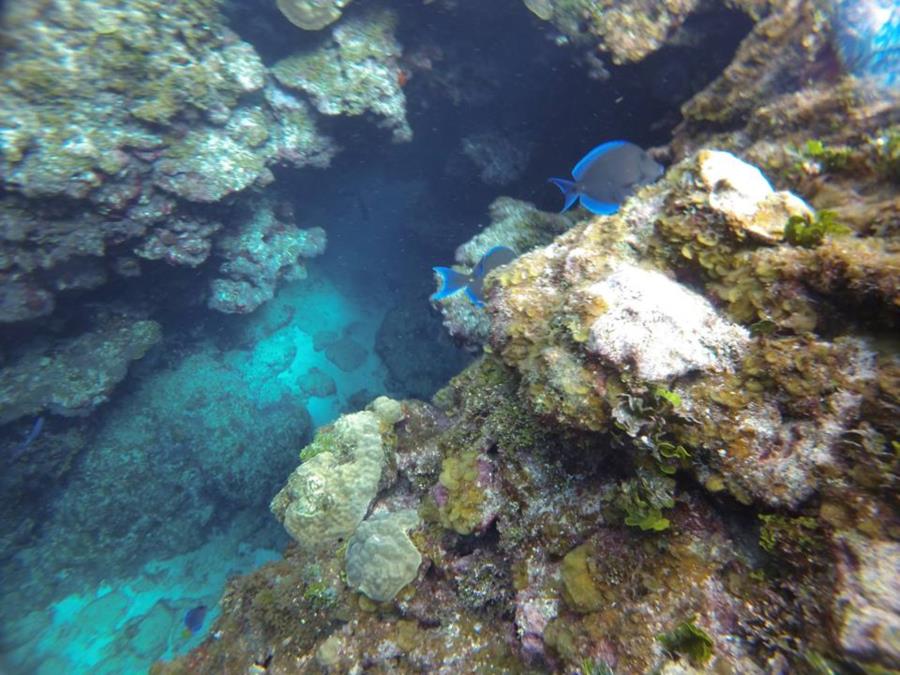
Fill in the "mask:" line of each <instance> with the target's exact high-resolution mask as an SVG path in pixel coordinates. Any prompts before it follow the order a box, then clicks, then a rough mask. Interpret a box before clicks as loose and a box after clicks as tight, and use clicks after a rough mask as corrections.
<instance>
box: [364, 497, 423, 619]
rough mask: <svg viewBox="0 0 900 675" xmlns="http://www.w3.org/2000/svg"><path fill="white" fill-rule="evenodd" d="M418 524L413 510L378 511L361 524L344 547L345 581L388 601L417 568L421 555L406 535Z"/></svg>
mask: <svg viewBox="0 0 900 675" xmlns="http://www.w3.org/2000/svg"><path fill="white" fill-rule="evenodd" d="M419 523H420V520H419V514H418V513H416V511H415V510H414V509H404V510H402V511H397V512H396V513H379V514H376V515H374V516H372V517H371V518H369V519H368V520H367V521H365V522H363V523H361V524H360V526H359V527H358V528H357V529H356V533H355V534H354V535H353V538H352V539H351V540H350V544H349V545H348V546H347V582H348V583H349V584H350V585H351V586H353V587H354V588H356V589H358V590H360V591H362V592H363V593H365V594H366V595H367V596H369V597H370V598H371V599H372V600H375V601H377V602H386V601H388V600H392V599H393V598H394V596H395V595H397V593H399V592H400V589H401V588H403V587H404V586H406V584H408V583H409V582H411V581H412V580H413V579H415V578H416V574H417V573H418V571H419V563H421V562H422V554H420V553H419V551H418V549H416V547H415V546H414V545H413V543H412V541H410V539H409V537H408V536H407V535H406V533H407V531H408V530H411V529H413V528H415V527H418V525H419Z"/></svg>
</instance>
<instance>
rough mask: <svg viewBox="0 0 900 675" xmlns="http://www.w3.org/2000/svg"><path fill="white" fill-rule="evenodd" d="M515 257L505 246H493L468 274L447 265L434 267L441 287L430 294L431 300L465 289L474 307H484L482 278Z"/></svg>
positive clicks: (440, 298)
mask: <svg viewBox="0 0 900 675" xmlns="http://www.w3.org/2000/svg"><path fill="white" fill-rule="evenodd" d="M515 259H516V253H515V251H513V250H512V249H511V248H507V247H506V246H495V247H494V248H492V249H491V250H490V251H488V252H487V253H485V254H484V255H483V256H481V260H479V261H478V264H477V265H475V269H473V270H472V271H471V272H470V273H469V274H463V273H462V272H457V271H456V270H453V269H450V268H449V267H434V268H432V269H433V270H434V271H435V272H437V274H438V276H439V277H440V283H441V287H440V288H438V290H437V292H436V293H434V294H433V295H432V296H431V299H432V300H443V299H444V298H446V297H447V296H448V295H453V294H454V293H456V292H457V291H461V290H462V289H466V296H467V297H468V298H469V300H471V301H472V302H473V303H474V304H475V306H476V307H484V278H485V277H486V276H487V275H488V272H490V271H491V270H493V269H496V268H498V267H500V266H501V265H506V264H508V263H511V262H512V261H513V260H515Z"/></svg>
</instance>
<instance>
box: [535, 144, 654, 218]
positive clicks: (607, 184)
mask: <svg viewBox="0 0 900 675" xmlns="http://www.w3.org/2000/svg"><path fill="white" fill-rule="evenodd" d="M663 171H664V169H663V167H662V165H660V164H659V163H657V162H656V160H654V159H653V158H652V157H651V156H650V155H648V154H647V153H646V152H645V151H644V150H642V149H641V148H639V147H638V146H636V145H635V144H634V143H629V142H628V141H610V142H609V143H604V144H603V145H598V146H597V147H596V148H594V149H593V150H591V151H590V152H589V153H588V154H586V155H585V156H584V157H582V158H581V161H580V162H578V164H576V165H575V168H574V169H572V177H573V178H574V179H575V180H574V181H571V180H566V179H565V178H551V179H550V182H551V183H553V184H554V185H555V186H556V187H558V188H559V189H560V190H561V191H562V193H563V196H564V197H565V198H566V203H565V206H563V209H562V210H563V211H566V210H568V209H569V208H570V207H571V206H572V204H574V203H575V200H576V199H580V200H581V205H582V206H584V208H586V209H587V210H588V211H590V212H591V213H597V214H600V215H602V216H608V215H611V214H613V213H615V212H616V211H618V210H619V205H620V204H621V203H622V202H623V201H625V198H626V197H628V196H629V195H630V194H631V193H633V192H634V191H635V190H637V189H638V188H639V187H641V186H642V185H649V184H650V183H652V182H654V181H655V180H656V179H658V178H659V177H660V176H662V175H663Z"/></svg>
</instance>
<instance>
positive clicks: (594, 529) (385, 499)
mask: <svg viewBox="0 0 900 675" xmlns="http://www.w3.org/2000/svg"><path fill="white" fill-rule="evenodd" d="M626 4H628V5H629V7H630V8H631V9H632V10H633V13H632V15H631V18H632V19H635V20H637V19H639V18H640V16H641V14H640V12H637V11H634V10H635V9H636V5H637V4H638V3H626ZM593 5H594V6H592V7H591V8H588V9H589V10H590V11H594V12H597V13H603V12H611V9H610V7H609V6H607V5H606V4H604V3H600V4H598V3H593ZM770 5H771V6H770ZM814 5H815V3H812V2H805V1H803V0H791V1H788V2H784V3H762V2H757V3H751V2H747V3H740V5H739V6H740V7H743V9H744V10H745V11H747V12H748V13H750V14H752V15H753V16H754V17H763V18H759V20H758V22H757V24H756V26H755V28H754V29H753V31H752V32H751V34H750V35H749V36H748V37H747V39H746V40H745V41H744V43H743V44H742V46H741V48H740V49H739V50H738V53H737V55H736V57H735V60H734V62H733V63H732V65H731V66H730V67H729V69H728V71H727V72H726V73H725V74H724V75H723V77H722V78H721V79H719V80H718V81H716V82H714V83H712V84H711V85H710V86H709V87H708V88H707V89H706V90H705V91H704V92H702V93H701V94H699V95H698V96H696V97H695V98H694V99H693V100H692V101H691V102H690V103H688V104H687V105H686V106H685V108H684V112H685V120H684V122H683V123H682V124H681V125H680V127H679V129H678V130H677V133H676V136H675V138H674V140H673V143H672V144H671V146H670V147H669V148H667V150H666V152H667V153H668V154H669V156H670V158H671V159H672V162H671V166H670V167H669V168H668V171H667V173H666V175H665V176H664V178H663V179H662V180H661V181H659V182H658V183H656V184H654V185H650V186H647V187H644V188H642V189H641V190H640V191H638V192H637V193H636V194H635V195H634V196H633V197H631V198H630V199H629V200H627V201H626V203H625V204H623V205H622V207H621V209H620V210H619V212H618V213H617V214H615V215H614V216H610V217H588V218H587V219H582V220H580V221H576V220H575V218H577V217H578V214H577V213H576V214H574V215H573V216H572V220H569V219H568V217H563V216H551V215H549V214H540V213H539V212H536V211H534V210H533V209H531V208H530V207H529V206H527V205H524V204H522V203H517V202H513V201H511V200H507V201H503V202H497V203H495V205H494V209H496V210H497V211H498V213H497V214H494V213H492V216H494V217H493V220H494V223H493V224H492V225H491V226H490V227H489V228H487V229H486V230H485V231H484V232H483V233H481V234H480V235H478V236H477V237H476V238H475V239H473V241H472V242H470V243H469V244H466V245H465V246H464V247H461V248H460V250H459V251H458V252H457V262H458V263H460V264H461V265H466V266H471V265H473V264H474V263H475V262H476V261H477V260H478V259H479V257H480V255H481V254H483V252H484V251H485V250H486V249H487V248H489V247H490V246H492V245H496V244H504V245H508V246H512V247H513V248H515V249H516V251H517V252H518V253H520V254H521V255H520V257H519V258H518V259H517V260H516V261H514V262H513V263H511V264H509V265H507V266H504V267H502V268H499V269H498V270H497V271H496V272H495V273H494V274H492V275H491V277H490V278H489V280H488V283H487V284H486V297H487V306H486V311H485V312H484V313H483V314H482V315H480V316H475V315H468V316H467V315H465V314H463V308H462V306H460V307H456V306H454V305H453V304H452V303H453V302H454V298H450V299H448V300H444V301H442V302H441V309H442V311H443V312H444V313H445V322H446V323H447V324H448V325H449V326H448V327H449V328H450V329H451V331H453V332H454V334H455V335H457V336H460V338H461V339H463V340H469V341H470V343H471V344H473V345H483V346H484V348H485V349H484V351H485V352H486V354H484V355H483V356H482V357H481V358H480V359H478V360H477V361H476V362H475V363H474V364H473V365H471V366H470V367H469V368H468V369H467V370H466V371H464V372H463V373H462V374H461V375H459V376H458V377H456V378H454V380H452V381H451V383H450V385H449V386H448V387H446V388H445V389H443V390H441V391H440V392H438V393H437V394H436V395H435V397H434V398H433V401H432V404H430V405H429V404H425V403H420V402H415V401H408V402H405V403H404V405H403V409H404V418H403V419H402V420H401V421H399V422H398V423H396V424H395V425H394V426H393V427H392V429H391V432H390V440H391V453H390V455H391V458H390V459H389V460H388V461H387V462H386V464H385V465H384V468H383V469H382V470H381V479H380V480H381V482H380V484H379V485H378V486H377V487H376V489H375V492H374V496H372V497H371V498H369V497H368V496H367V498H366V499H367V502H368V503H369V508H370V509H371V511H372V512H373V513H375V514H376V515H375V516H372V517H373V518H379V519H380V518H382V517H386V516H379V515H378V514H383V513H391V512H397V511H399V510H401V509H417V511H418V515H419V517H420V518H421V525H420V526H419V528H418V529H416V530H414V531H413V532H412V533H411V535H410V540H411V542H412V545H413V546H414V548H415V549H416V550H417V551H418V553H419V554H420V555H421V558H422V562H421V565H419V566H418V567H419V571H418V575H417V576H415V577H413V576H412V572H411V571H408V572H407V574H406V575H404V577H403V582H404V583H405V584H407V585H406V587H405V588H403V589H399V586H398V584H399V580H398V583H395V584H394V585H393V586H392V587H391V589H390V590H391V591H394V592H396V595H393V596H392V597H391V599H390V600H389V601H385V602H382V603H380V604H378V603H376V602H373V598H371V597H365V598H364V597H362V596H360V595H359V594H358V592H356V590H355V589H354V588H352V587H348V585H347V584H345V583H343V581H342V580H341V579H340V567H341V563H342V560H341V557H340V556H339V555H338V556H335V555H334V553H331V554H330V555H328V556H325V557H323V558H319V559H317V560H319V561H320V562H319V563H318V564H319V567H318V568H317V569H319V570H321V571H322V574H323V576H324V578H323V582H322V583H323V584H324V585H325V586H327V587H328V588H329V589H331V590H332V591H333V592H334V594H335V595H334V596H333V603H332V604H331V605H330V606H329V608H328V609H326V610H322V609H321V607H322V605H320V604H316V603H314V602H306V603H305V605H304V606H305V607H306V608H307V609H306V611H305V612H303V613H302V616H303V617H304V618H305V619H306V620H307V621H308V622H310V623H311V624H312V625H310V626H306V627H304V628H303V629H302V636H301V637H295V638H294V639H293V640H292V641H291V642H290V643H287V644H286V643H285V642H282V641H280V640H283V638H284V636H286V635H287V634H289V633H290V634H292V635H294V634H295V633H294V632H291V631H294V630H295V629H293V628H291V629H290V631H289V630H288V629H285V628H280V629H279V627H278V626H279V625H281V624H278V623H277V622H275V621H274V620H270V619H263V618H260V616H259V615H258V614H255V613H254V612H252V611H248V609H247V608H249V607H253V606H255V605H258V604H259V603H261V602H262V601H263V600H262V599H261V598H264V597H269V596H265V595H264V593H265V591H264V590H261V589H266V588H271V587H273V585H274V584H278V583H279V581H278V580H279V579H284V578H291V579H296V580H297V581H294V582H291V583H294V586H293V587H288V588H285V587H284V586H283V585H281V586H278V588H279V589H280V593H279V594H277V596H276V597H271V602H272V603H273V604H274V605H275V606H277V607H278V608H284V607H290V608H293V607H294V603H299V604H303V603H301V602H300V600H298V598H299V596H300V592H301V591H300V589H301V588H302V583H301V582H302V570H304V569H308V565H309V564H310V563H309V557H308V556H309V555H310V552H309V551H306V550H304V547H305V545H304V544H301V545H300V546H298V547H295V548H293V549H291V550H289V551H288V552H287V553H286V559H285V561H284V562H283V563H278V564H277V565H273V566H272V567H271V568H268V569H266V568H264V569H262V570H260V571H259V572H258V573H257V574H256V575H255V576H253V577H250V578H246V579H243V580H238V581H236V582H235V583H234V585H233V586H232V590H231V592H230V597H229V599H228V600H227V601H226V603H225V613H226V618H224V619H223V620H222V621H221V622H220V624H219V625H218V626H219V628H220V629H221V630H222V633H221V640H220V641H218V642H217V641H212V640H211V641H208V642H207V643H206V644H204V645H203V647H201V648H200V649H199V650H197V651H196V652H194V653H193V654H192V655H191V656H189V657H187V659H185V660H184V661H183V662H180V663H176V664H172V665H159V666H157V672H160V673H162V672H179V671H178V669H179V668H187V669H190V670H191V672H217V671H220V670H222V669H223V668H231V669H234V670H241V669H244V668H246V667H247V666H248V664H250V663H251V659H252V658H253V653H254V648H255V649H256V651H257V652H258V645H259V644H261V643H264V644H266V645H279V644H281V645H284V646H283V647H279V648H277V649H273V651H272V652H271V664H272V667H274V668H280V667H288V666H286V665H285V664H291V666H290V667H295V668H298V667H299V668H301V669H302V668H304V667H310V668H312V667H320V668H332V669H336V670H342V669H351V668H354V667H357V668H360V667H366V668H372V669H375V670H378V669H385V670H388V669H390V670H398V671H405V670H416V669H418V670H433V669H438V668H440V667H443V668H444V669H450V670H455V671H461V672H476V671H479V672H480V671H481V670H483V669H485V668H486V664H490V667H492V668H494V669H495V670H509V671H517V670H518V671H529V670H532V671H537V672H547V671H549V672H575V671H576V670H581V672H609V671H613V672H697V671H699V670H700V669H706V670H708V671H709V672H742V673H743V672H747V673H757V672H759V673H762V672H790V671H805V670H810V669H818V670H819V671H821V672H827V671H829V670H830V671H835V672H836V671H839V670H852V669H861V670H871V671H875V672H878V671H880V670H883V669H891V668H896V667H897V663H898V662H897V649H896V623H897V622H896V617H897V608H896V606H895V605H896V603H895V602H893V601H892V599H893V597H895V596H896V595H897V593H896V590H895V589H894V586H896V581H895V578H896V576H897V575H896V569H897V564H898V551H897V543H896V542H897V540H898V537H900V524H898V520H897V518H896V509H895V506H896V487H897V476H898V473H900V466H898V462H897V454H896V451H897V443H898V441H897V438H898V437H900V427H898V423H897V420H898V415H897V411H898V409H900V389H898V386H897V382H898V373H900V360H898V357H897V350H896V341H895V340H893V339H892V338H891V337H887V338H886V337H885V336H886V335H888V334H890V331H891V330H892V329H895V328H896V325H897V308H898V296H897V289H898V288H900V278H898V272H900V266H898V259H900V248H898V246H897V222H900V221H898V216H897V214H898V202H897V200H896V179H897V175H898V174H897V171H896V169H897V166H896V160H897V157H896V154H897V152H896V149H897V141H896V137H897V132H896V121H895V117H896V112H895V110H893V109H892V108H891V107H890V104H889V103H887V102H885V99H884V98H883V97H879V98H873V97H869V96H868V95H867V91H866V90H864V89H860V88H859V86H860V85H859V83H857V82H856V81H855V80H853V79H852V78H847V77H845V76H844V75H843V74H842V73H839V72H838V73H834V72H832V71H829V70H827V69H825V70H824V71H822V70H815V68H817V67H820V66H821V63H822V58H820V57H822V56H823V52H824V50H826V49H828V48H829V46H828V45H829V43H828V41H829V39H830V37H829V35H830V33H829V31H828V30H827V25H826V23H825V22H826V19H827V16H826V14H825V13H822V12H818V11H816V7H815V6H814ZM529 6H531V7H532V8H533V10H534V11H535V13H538V14H543V15H545V16H544V18H551V19H552V20H554V21H555V22H560V23H562V22H563V21H564V19H565V17H566V16H576V14H577V12H581V11H584V10H585V6H584V5H583V4H582V5H579V3H562V2H559V3H553V2H543V3H538V2H532V1H530V2H529ZM573 7H574V8H575V9H576V10H577V11H575V12H573V13H572V14H571V15H567V14H566V13H565V11H566V9H568V8H573ZM699 7H700V4H699V3H688V4H686V5H682V6H679V7H677V8H671V9H668V5H667V8H663V9H659V10H658V11H660V12H669V17H668V19H665V20H663V21H661V25H662V31H663V33H664V34H666V35H668V34H669V33H670V32H671V31H673V30H674V26H676V25H677V24H678V22H680V21H683V18H684V17H685V16H687V15H688V14H690V13H691V12H695V11H697V10H698V9H699ZM561 8H562V9H561ZM557 11H560V14H557ZM578 16H579V17H580V19H579V20H581V19H585V20H586V21H585V23H586V24H587V25H588V26H594V25H595V24H592V23H591V21H590V20H588V19H590V18H591V16H589V15H581V14H578ZM607 18H608V17H607ZM579 30H581V29H580V28H579ZM638 33H639V32H638V31H636V32H635V33H633V34H632V33H629V32H628V31H623V35H622V36H621V37H622V39H623V40H625V39H631V38H633V37H634V35H638ZM766 42H768V45H767V46H766V50H769V51H763V45H764V43H766ZM647 44H650V43H647ZM647 44H645V45H642V46H640V49H639V48H638V46H632V47H633V49H634V51H633V53H634V54H635V55H637V54H640V53H646V51H644V52H642V51H641V50H646V49H647V48H648V47H647ZM773 45H774V51H771V50H773ZM627 47H628V46H627V45H621V46H620V47H619V48H618V49H619V51H618V52H617V53H619V54H620V58H622V59H623V60H627V59H628V58H630V57H628V56H627V55H628V54H630V53H632V52H629V51H628V49H629V48H627ZM650 48H655V47H650ZM770 53H771V54H773V56H772V57H771V58H765V57H764V55H766V54H770ZM798 73H799V74H800V75H798ZM829 78H831V79H829ZM501 211H502V212H501ZM503 213H505V214H506V215H507V216H508V217H506V216H504V215H503ZM517 237H521V239H517ZM553 237H555V239H553ZM861 307H862V308H865V311H864V312H860V308H861ZM344 419H345V420H346V419H348V418H346V417H345V418H344ZM311 447H314V446H311ZM309 461H313V460H309ZM302 467H303V465H301V469H302ZM373 480H374V479H373ZM364 510H365V509H360V511H364ZM364 516H365V513H362V514H361V515H360V516H359V520H360V521H362V519H363V518H364ZM410 520H411V521H412V518H411V519H410ZM395 534H396V533H395ZM332 546H333V544H332ZM333 547H334V546H333ZM409 550H410V552H411V549H409ZM354 579H355V580H357V581H358V578H357V577H356V576H355V574H354ZM409 579H412V580H411V581H409ZM388 596H390V593H385V594H383V595H380V596H379V598H386V597H388ZM280 611H286V610H280ZM291 611H292V612H294V613H293V614H291V615H290V616H291V617H293V618H294V619H296V617H297V616H299V615H301V614H300V613H298V610H296V609H291ZM323 612H324V614H323ZM248 617H249V619H248ZM245 620H249V622H250V624H249V626H244V625H242V624H241V622H242V621H245ZM333 622H336V623H337V624H338V625H337V626H335V623H333ZM285 623H288V622H285ZM288 625H291V626H295V625H296V622H294V623H288ZM448 632H452V634H453V637H452V638H450V637H448ZM489 642H493V643H494V644H495V645H496V646H495V647H494V650H493V651H491V650H489V649H488V648H487V647H485V646H484V645H485V644H487V643H489ZM251 645H253V646H254V648H251ZM485 659H487V660H485Z"/></svg>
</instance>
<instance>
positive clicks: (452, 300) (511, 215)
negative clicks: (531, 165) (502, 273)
mask: <svg viewBox="0 0 900 675" xmlns="http://www.w3.org/2000/svg"><path fill="white" fill-rule="evenodd" d="M489 214H490V218H491V222H490V224H489V225H488V226H487V227H485V228H484V229H483V230H482V231H481V232H479V233H478V234H476V235H475V236H474V237H472V239H470V240H469V241H467V242H465V243H464V244H461V245H460V246H459V247H458V248H457V249H456V262H457V264H458V265H460V266H461V267H464V268H469V269H471V268H474V267H475V265H477V264H478V261H479V260H481V257H482V256H483V255H484V254H485V253H487V252H488V251H489V250H490V249H492V248H493V247H495V246H507V247H509V248H511V249H513V250H514V251H516V252H517V253H525V252H526V251H529V250H531V249H533V248H535V247H536V246H543V245H546V244H548V243H550V241H552V239H553V237H554V236H555V235H557V234H559V233H560V232H563V231H565V230H566V228H568V227H569V226H570V225H571V224H572V221H571V220H570V217H569V216H567V215H563V214H555V213H546V212H544V211H539V210H538V209H536V208H535V207H534V205H533V204H530V203H528V202H523V201H519V200H517V199H511V198H509V197H498V198H497V199H495V200H494V202H493V203H492V204H491V206H490V209H489ZM432 302H433V303H434V304H435V305H437V306H438V308H439V309H440V311H441V314H442V315H443V317H444V326H445V327H446V329H447V331H448V332H449V333H450V335H451V336H452V337H453V339H454V340H455V341H456V342H457V343H458V344H460V345H462V346H464V347H466V348H468V349H470V350H472V351H478V350H480V349H481V346H482V345H483V344H485V342H487V339H488V333H489V331H490V321H489V318H488V316H487V314H485V312H484V310H483V308H481V307H477V306H475V305H474V304H473V303H472V302H471V301H470V300H469V299H468V298H467V297H466V296H465V294H463V293H457V294H454V295H451V296H449V297H447V298H443V299H441V300H438V301H432Z"/></svg>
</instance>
